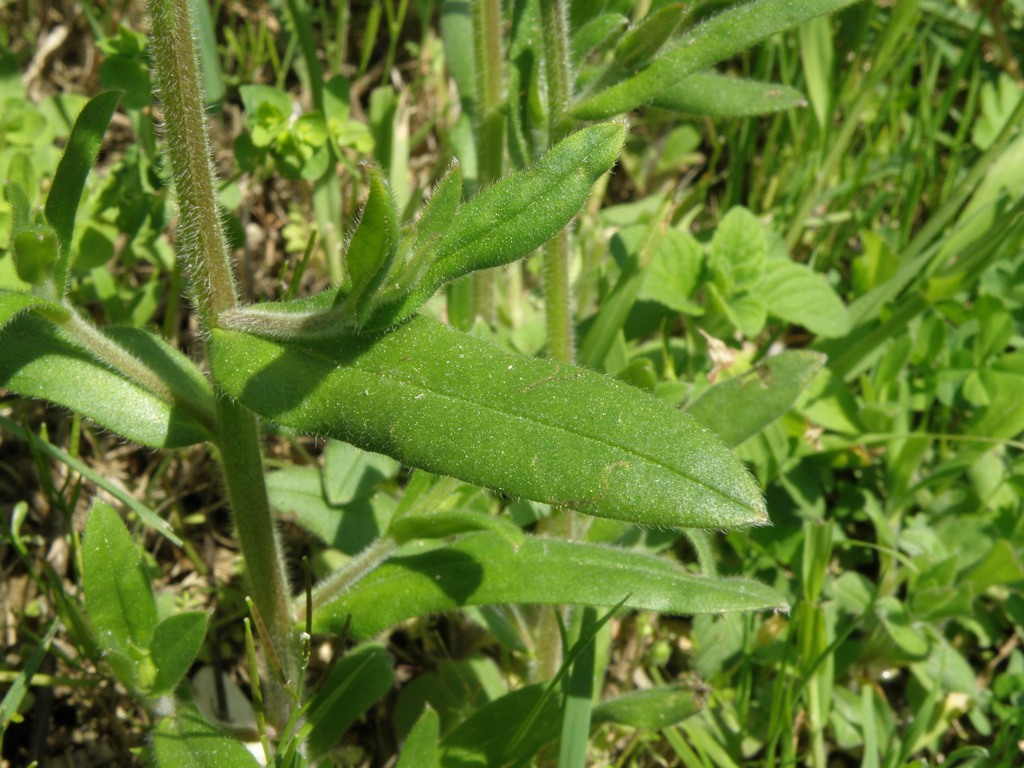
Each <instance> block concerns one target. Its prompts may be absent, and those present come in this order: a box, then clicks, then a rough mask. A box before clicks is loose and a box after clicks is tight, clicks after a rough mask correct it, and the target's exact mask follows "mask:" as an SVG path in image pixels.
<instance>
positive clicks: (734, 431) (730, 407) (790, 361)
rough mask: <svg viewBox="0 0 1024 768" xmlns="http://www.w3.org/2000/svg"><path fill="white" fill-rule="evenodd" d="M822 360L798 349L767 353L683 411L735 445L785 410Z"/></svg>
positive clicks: (811, 378)
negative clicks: (766, 356) (757, 362)
mask: <svg viewBox="0 0 1024 768" xmlns="http://www.w3.org/2000/svg"><path fill="white" fill-rule="evenodd" d="M824 362H825V356H824V355H821V354H818V353H817V352H807V351H802V350H795V351H786V352H783V353H782V354H780V355H776V356H774V357H769V358H768V359H767V360H765V361H764V363H763V364H761V365H759V366H758V367H757V368H755V369H753V370H751V371H747V372H746V373H744V374H742V375H740V376H736V377H735V378H732V379H727V380H726V381H723V382H721V383H719V384H716V385H715V386H713V387H711V389H709V390H707V391H706V392H704V394H703V395H701V396H700V397H699V398H698V399H697V400H696V401H694V402H693V403H692V404H691V405H690V407H689V408H687V409H686V410H687V413H689V414H690V415H691V416H693V417H694V418H695V419H696V420H697V421H698V422H699V423H701V424H703V425H704V426H705V427H707V428H708V429H710V430H712V431H713V432H715V433H717V434H718V436H719V437H721V438H722V439H723V440H725V443H726V445H729V446H730V447H733V448H735V447H736V446H737V445H739V444H740V443H742V442H743V441H744V440H746V439H747V438H749V437H752V436H753V435H756V434H757V433H758V432H760V431H761V430H762V429H764V428H765V427H766V426H768V425H769V424H771V423H772V422H773V421H775V419H777V418H779V417H780V416H782V415H783V414H784V413H785V412H786V411H788V410H789V409H790V408H791V407H792V405H793V404H794V403H795V402H796V399H797V397H799V396H800V393H801V392H803V390H804V388H805V387H806V386H807V385H808V384H810V383H811V381H812V380H813V379H814V377H815V376H816V375H817V374H818V371H820V370H821V367H822V365H823V364H824Z"/></svg>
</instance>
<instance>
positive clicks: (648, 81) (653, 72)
mask: <svg viewBox="0 0 1024 768" xmlns="http://www.w3.org/2000/svg"><path fill="white" fill-rule="evenodd" d="M854 2H856V0H754V2H751V3H746V4H745V5H740V6H737V7H735V8H731V9H729V10H727V11H725V12H723V13H720V14H718V15H716V16H712V17H711V18H710V19H708V20H707V21H705V22H703V23H701V24H698V25H697V26H696V27H694V28H693V29H690V30H686V31H684V32H683V33H682V34H681V35H680V36H679V37H678V38H676V39H675V40H674V41H672V42H671V43H669V44H668V45H666V46H665V47H664V48H662V50H661V51H660V52H659V54H658V56H657V57H655V58H654V59H652V60H651V62H650V64H649V65H648V66H647V67H646V68H645V69H643V70H641V71H640V72H638V73H636V74H635V75H633V76H632V77H628V78H626V79H624V80H620V81H619V82H618V83H616V84H615V85H612V86H610V87H608V88H604V89H598V88H595V89H594V90H592V91H590V92H588V93H585V94H583V95H582V96H581V97H580V99H579V100H578V101H577V103H576V104H575V105H574V106H573V107H572V110H571V111H572V113H573V115H575V116H576V117H578V118H581V119H584V120H600V119H602V118H607V117H612V116H614V115H620V114H623V113H625V112H629V111H630V110H631V109H635V108H636V107H639V106H642V105H644V104H647V103H649V102H650V101H651V100H652V99H654V98H655V97H656V96H657V95H658V94H660V93H662V92H663V91H666V90H668V89H670V88H672V86H673V85H674V84H675V83H676V82H678V81H679V79H680V78H683V77H686V76H687V75H692V74H693V73H695V72H699V71H700V70H703V69H707V68H708V67H710V66H711V65H713V64H715V63H717V62H719V61H723V60H725V59H728V58H729V57H731V56H734V55H736V54H737V53H740V52H741V51H744V50H746V49H747V48H750V47H751V46H752V45H755V44H757V43H759V42H761V41H762V40H765V39H767V38H769V37H771V36H772V35H774V34H777V33H778V32H782V31H784V30H786V29H789V28H791V27H795V26H796V25H798V24H801V23H803V22H805V21H808V20H809V19H813V18H816V17H818V16H824V15H825V14H827V13H832V12H833V11H837V10H839V9H841V8H845V7H846V6H848V5H851V4H853V3H854Z"/></svg>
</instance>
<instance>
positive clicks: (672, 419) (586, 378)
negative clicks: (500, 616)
mask: <svg viewBox="0 0 1024 768" xmlns="http://www.w3.org/2000/svg"><path fill="white" fill-rule="evenodd" d="M211 341H212V343H211V349H210V354H211V356H210V361H211V370H212V373H213V375H214V378H215V380H216V381H217V383H218V385H219V386H220V387H222V388H223V390H224V391H225V392H227V393H228V394H230V395H231V396H233V397H236V398H238V399H239V400H240V401H241V402H242V403H243V404H245V405H246V406H248V407H249V408H251V409H252V410H254V411H256V412H257V413H259V414H261V415H263V416H266V417H269V418H272V419H275V420H276V421H278V422H280V423H282V424H285V425H288V426H291V427H294V428H296V429H298V430H300V431H302V432H305V433H308V434H313V435H321V436H329V437H335V438H338V439H340V440H345V441H347V442H350V443H352V444H353V445H356V446H358V447H360V448H363V449H365V450H371V451H376V452H377V453H384V454H387V455H390V456H392V457H394V458H396V459H398V460H399V461H402V462H404V463H405V464H408V465H410V466H413V467H419V468H421V469H425V470H427V471H429V472H435V473H437V474H442V475H450V476H452V477H457V478H459V479H461V480H465V481H467V482H471V483H474V484H476V485H482V486H485V487H489V488H495V489H498V490H500V491H503V492H505V493H509V494H512V495H515V496H524V497H526V498H530V499H535V500H538V501H544V502H548V503H551V504H556V505H560V506H567V507H572V508H575V509H578V510H580V511H583V512H587V513H590V514H593V515H598V516H604V517H611V518H616V519H620V520H626V521H630V522H635V523H641V524H647V525H659V526H666V527H669V526H698V527H711V528H731V527H734V526H743V525H756V524H759V523H764V522H766V519H767V518H766V516H765V510H764V504H763V500H762V497H761V491H760V489H759V488H758V486H757V484H756V483H755V482H754V480H753V479H752V478H751V476H750V474H749V473H748V472H747V470H746V469H745V467H744V466H743V465H742V464H741V463H740V462H739V460H738V459H737V458H736V457H735V456H734V455H733V454H732V453H731V452H730V451H729V450H728V449H727V448H726V447H725V446H724V445H723V444H722V442H721V441H720V440H719V439H718V437H716V436H715V435H713V434H712V433H710V432H708V431H706V430H704V429H702V428H701V427H699V426H697V424H696V423H695V422H694V421H693V420H692V419H691V418H690V417H689V416H687V415H685V414H683V413H681V412H679V411H677V410H676V409H675V408H673V407H672V406H671V405H669V404H667V403H665V402H663V401H661V400H658V399H657V398H654V397H652V396H651V395H648V394H647V393H644V392H641V391H639V390H636V389H634V388H632V387H629V386H627V385H625V384H621V383H618V382H615V381H613V380H611V379H609V378H607V377H605V376H602V375H600V374H597V373H593V372H590V371H586V370H583V369H580V368H575V367H573V366H566V365H562V364H560V363H556V362H554V361H550V360H539V359H530V358H524V357H521V356H519V355H515V354H512V353H509V352H506V351H504V350H501V349H499V348H498V347H496V346H494V345H493V344H489V343H488V342H485V341H481V340H479V339H475V338H473V337H471V336H468V335H466V334H463V333H460V332H458V331H456V330H453V329H452V328H450V327H448V326H445V325H442V324H441V323H438V322H435V321H432V320H429V319H426V318H424V317H417V318H414V319H413V320H411V321H410V322H408V323H406V324H405V325H403V326H401V327H400V328H398V329H396V330H394V331H392V332H391V333H388V334H386V335H383V336H366V335H363V336H354V337H347V338H334V339H331V340H317V341H312V340H311V341H308V342H305V343H302V344H299V343H298V342H295V343H293V344H287V343H282V342H277V341H271V340H267V339H261V338H258V337H255V336H252V335H248V334H244V333H240V332H237V331H227V330H216V331H214V333H213V337H212V340H211Z"/></svg>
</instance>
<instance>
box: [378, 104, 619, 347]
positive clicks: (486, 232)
mask: <svg viewBox="0 0 1024 768" xmlns="http://www.w3.org/2000/svg"><path fill="white" fill-rule="evenodd" d="M625 138H626V128H625V126H624V125H622V124H620V123H602V124H600V125H592V126H590V127H588V128H584V129H583V130H581V131H578V132H576V133H574V134H572V135H571V136H569V137H568V138H566V139H564V140H563V141H562V142H560V143H559V144H558V145H557V146H555V147H554V148H553V149H552V150H551V151H550V152H548V153H547V154H546V155H544V157H542V158H541V159H540V161H539V162H538V163H537V164H536V165H534V166H533V167H531V168H529V169H528V170H526V171H522V172H519V173H514V174H512V175H511V176H507V177H505V178H504V179H502V180H501V181H499V182H497V183H496V184H494V185H493V186H491V187H488V188H487V189H485V190H484V191H483V192H481V193H480V194H478V195H477V196H476V197H474V198H473V199H472V200H471V201H469V202H468V203H466V204H465V205H463V206H461V207H460V208H459V209H458V213H456V214H455V217H454V220H453V221H452V223H451V226H450V227H449V229H448V231H447V233H446V234H445V237H444V238H443V240H442V241H441V243H440V244H439V245H438V248H437V251H436V254H435V256H434V260H433V263H432V264H431V265H430V267H429V268H428V269H427V270H426V274H425V275H424V276H423V278H422V279H421V280H420V281H419V283H418V284H417V285H416V286H415V287H414V288H413V289H412V290H411V291H410V292H409V293H408V294H407V295H406V296H405V297H404V298H403V299H402V300H400V301H398V302H396V303H394V304H391V305H389V306H385V307H382V308H381V311H380V312H378V313H376V315H375V317H374V318H373V319H372V320H371V321H369V322H368V323H366V324H365V325H364V328H366V329H373V328H386V327H389V326H392V325H395V324H396V323H398V322H400V321H401V320H404V319H405V318H407V317H409V316H410V315H412V313H414V312H415V311H416V310H417V309H419V308H420V307H421V306H422V305H423V304H424V303H425V302H426V301H427V300H428V299H429V298H430V297H431V296H433V295H434V293H435V292H436V291H437V289H438V288H440V287H441V286H443V285H445V284H447V283H449V282H451V281H452V280H455V279H456V278H458V277H462V276H463V275H466V274H469V273H470V272H475V271H477V270H480V269H488V268H490V267H497V266H501V265H503V264H510V263H512V262H513V261H516V260H517V259H520V258H522V257H524V256H526V255H528V254H530V253H532V252H533V251H534V250H535V249H537V248H538V247H540V246H541V245H543V244H544V243H545V242H547V240H548V239H550V238H551V237H552V236H553V235H554V234H555V233H557V232H558V231H559V230H561V229H562V227H564V226H565V225H566V224H567V223H568V222H569V220H570V219H572V217H573V216H575V215H576V214H577V213H578V212H579V210H580V209H581V208H582V207H583V206H584V205H585V204H586V202H587V200H588V199H589V197H590V189H591V187H593V185H594V182H596V181H597V180H598V179H599V178H600V177H601V176H602V175H603V174H604V173H606V172H607V171H608V170H609V169H610V168H611V167H612V166H613V165H614V164H615V161H616V160H617V159H618V156H619V151H620V150H621V149H622V144H623V142H624V141H625Z"/></svg>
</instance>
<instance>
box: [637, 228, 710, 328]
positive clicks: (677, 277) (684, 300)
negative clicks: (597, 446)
mask: <svg viewBox="0 0 1024 768" xmlns="http://www.w3.org/2000/svg"><path fill="white" fill-rule="evenodd" d="M703 269H704V251H703V250H702V249H701V247H700V244H699V243H698V242H697V241H696V240H695V239H694V238H693V235H691V234H690V233H689V232H684V231H681V230H678V229H670V230H669V231H668V232H666V233H665V239H664V240H662V241H661V244H660V245H659V246H658V249H657V250H656V251H655V252H654V258H653V259H652V260H651V265H650V266H649V267H648V268H647V271H646V272H645V274H644V285H643V288H642V290H641V291H640V297H641V298H645V299H653V300H654V301H657V302H659V303H661V304H664V305H665V306H666V307H668V308H669V309H672V310H675V311H676V312H680V313H682V314H687V315H700V314H703V312H704V310H703V308H702V307H701V306H700V304H697V303H696V302H694V301H691V299H690V297H691V296H692V295H693V293H694V292H695V291H696V290H697V288H698V287H699V286H700V282H701V274H702V272H703Z"/></svg>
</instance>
